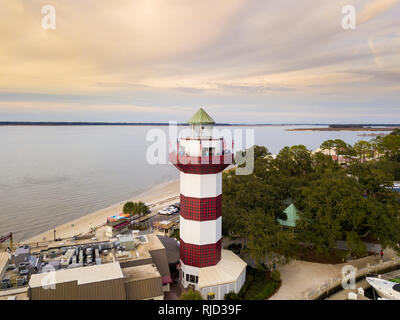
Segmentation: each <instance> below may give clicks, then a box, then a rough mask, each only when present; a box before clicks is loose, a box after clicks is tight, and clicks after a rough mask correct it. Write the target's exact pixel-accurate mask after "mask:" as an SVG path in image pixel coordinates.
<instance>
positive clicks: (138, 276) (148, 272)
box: [122, 264, 161, 281]
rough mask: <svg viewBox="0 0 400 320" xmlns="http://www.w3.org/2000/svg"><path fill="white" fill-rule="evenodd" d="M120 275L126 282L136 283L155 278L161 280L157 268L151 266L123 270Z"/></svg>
mask: <svg viewBox="0 0 400 320" xmlns="http://www.w3.org/2000/svg"><path fill="white" fill-rule="evenodd" d="M122 273H123V275H124V277H125V279H126V280H128V281H137V280H144V279H151V278H157V277H160V278H161V275H160V272H158V270H157V267H156V266H154V265H153V264H145V265H141V266H135V267H129V268H123V269H122Z"/></svg>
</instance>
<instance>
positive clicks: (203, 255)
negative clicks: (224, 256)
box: [180, 239, 222, 268]
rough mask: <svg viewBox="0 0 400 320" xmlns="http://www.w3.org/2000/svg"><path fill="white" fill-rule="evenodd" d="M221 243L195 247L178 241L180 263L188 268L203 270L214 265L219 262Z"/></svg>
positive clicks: (220, 241)
mask: <svg viewBox="0 0 400 320" xmlns="http://www.w3.org/2000/svg"><path fill="white" fill-rule="evenodd" d="M221 243H222V239H220V240H219V241H218V242H217V243H212V244H205V245H201V246H200V245H195V244H191V243H185V242H184V241H183V240H182V239H181V240H180V254H181V261H182V262H183V263H184V264H185V265H188V266H193V267H198V268H204V267H209V266H214V265H216V264H217V263H218V262H219V261H220V260H221Z"/></svg>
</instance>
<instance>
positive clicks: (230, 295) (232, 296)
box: [224, 291, 241, 300]
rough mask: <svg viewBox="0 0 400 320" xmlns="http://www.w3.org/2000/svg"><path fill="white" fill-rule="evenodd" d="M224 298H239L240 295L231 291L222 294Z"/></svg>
mask: <svg viewBox="0 0 400 320" xmlns="http://www.w3.org/2000/svg"><path fill="white" fill-rule="evenodd" d="M224 299H225V300H241V299H240V297H239V296H238V295H237V294H236V293H235V292H233V291H230V292H228V293H227V294H225V296H224Z"/></svg>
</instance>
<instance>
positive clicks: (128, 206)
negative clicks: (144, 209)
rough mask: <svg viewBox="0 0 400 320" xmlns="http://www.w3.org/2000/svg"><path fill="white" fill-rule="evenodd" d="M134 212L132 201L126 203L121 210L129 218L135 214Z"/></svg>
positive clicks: (134, 207)
mask: <svg viewBox="0 0 400 320" xmlns="http://www.w3.org/2000/svg"><path fill="white" fill-rule="evenodd" d="M135 210H136V205H135V203H134V202H132V201H128V202H126V203H125V204H124V208H123V209H122V211H123V212H124V213H125V214H129V215H130V216H132V215H133V214H134V213H135Z"/></svg>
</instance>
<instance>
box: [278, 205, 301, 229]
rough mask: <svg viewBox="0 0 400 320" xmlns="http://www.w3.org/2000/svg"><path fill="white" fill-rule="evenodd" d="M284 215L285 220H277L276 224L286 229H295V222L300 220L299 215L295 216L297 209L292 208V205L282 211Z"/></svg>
mask: <svg viewBox="0 0 400 320" xmlns="http://www.w3.org/2000/svg"><path fill="white" fill-rule="evenodd" d="M283 212H284V213H286V220H282V219H277V220H278V222H279V223H280V224H281V225H282V226H287V227H295V226H296V221H297V220H298V219H300V217H299V215H298V214H297V208H296V207H295V206H294V204H291V205H290V206H289V207H287V208H286V209H285V211H283Z"/></svg>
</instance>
